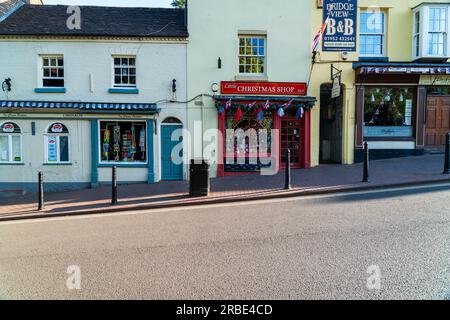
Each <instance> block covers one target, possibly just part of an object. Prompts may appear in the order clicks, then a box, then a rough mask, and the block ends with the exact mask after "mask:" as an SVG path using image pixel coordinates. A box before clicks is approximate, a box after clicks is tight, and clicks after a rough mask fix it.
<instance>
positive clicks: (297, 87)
mask: <svg viewBox="0 0 450 320" xmlns="http://www.w3.org/2000/svg"><path fill="white" fill-rule="evenodd" d="M221 93H222V94H240V95H271V96H304V95H306V83H303V82H300V83H297V82H236V81H222V83H221Z"/></svg>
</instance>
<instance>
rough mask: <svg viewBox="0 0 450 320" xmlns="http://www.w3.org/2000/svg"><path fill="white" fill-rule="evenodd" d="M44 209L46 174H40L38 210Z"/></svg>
mask: <svg viewBox="0 0 450 320" xmlns="http://www.w3.org/2000/svg"><path fill="white" fill-rule="evenodd" d="M42 210H44V174H43V173H42V172H39V174H38V211H42Z"/></svg>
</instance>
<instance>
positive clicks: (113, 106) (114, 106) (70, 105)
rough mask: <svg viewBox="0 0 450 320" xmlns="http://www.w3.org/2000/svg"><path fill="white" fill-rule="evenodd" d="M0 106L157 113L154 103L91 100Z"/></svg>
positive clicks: (1, 105) (2, 103) (0, 104)
mask: <svg viewBox="0 0 450 320" xmlns="http://www.w3.org/2000/svg"><path fill="white" fill-rule="evenodd" d="M0 108H27V109H73V110H80V111H84V112H97V111H98V112H102V111H105V112H106V111H109V112H112V111H117V112H124V113H127V112H130V113H133V112H146V113H147V112H148V113H159V109H158V107H157V105H156V104H155V103H91V102H43V101H0Z"/></svg>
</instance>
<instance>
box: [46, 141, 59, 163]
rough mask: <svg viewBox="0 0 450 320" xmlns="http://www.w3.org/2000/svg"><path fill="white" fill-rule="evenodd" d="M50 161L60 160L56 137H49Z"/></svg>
mask: <svg viewBox="0 0 450 320" xmlns="http://www.w3.org/2000/svg"><path fill="white" fill-rule="evenodd" d="M48 161H49V162H52V161H53V162H54V161H58V156H57V154H56V137H48Z"/></svg>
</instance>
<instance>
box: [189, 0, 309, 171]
mask: <svg viewBox="0 0 450 320" xmlns="http://www.w3.org/2000/svg"><path fill="white" fill-rule="evenodd" d="M311 9H312V8H311V3H310V2H306V3H305V1H289V0H282V1H280V0H277V1H275V0H267V1H260V0H247V1H238V0H229V1H220V0H191V1H189V7H188V16H189V19H188V21H189V33H190V38H189V44H188V96H189V98H190V99H194V100H193V101H192V102H190V103H189V106H188V109H189V116H188V118H189V128H190V131H191V136H192V137H193V142H194V143H193V147H192V150H191V151H192V154H193V157H194V158H204V159H207V160H209V161H210V164H211V174H212V176H227V175H236V174H242V173H247V172H259V171H261V170H262V169H264V168H265V167H269V166H273V164H274V162H276V163H278V164H279V165H280V166H281V167H283V166H284V165H285V163H286V150H287V149H290V150H291V152H292V153H291V162H292V164H293V166H294V167H298V168H308V167H310V166H311V165H312V164H314V161H313V160H312V159H311V154H310V150H311V143H313V141H314V140H312V139H311V132H312V130H311V123H316V122H317V120H316V119H314V117H315V115H316V114H317V112H314V111H311V109H313V106H314V105H315V98H314V97H311V96H310V93H311V92H309V91H308V86H307V82H308V78H309V71H310V67H311V64H310V61H311V58H310V56H311V53H310V43H311V39H310V34H309V32H302V31H301V30H309V29H310V26H311V18H310V16H311V15H310V13H311ZM202 132H203V133H204V135H203V136H202V134H201V133H202ZM249 132H250V133H249ZM314 148H315V149H316V147H314Z"/></svg>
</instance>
